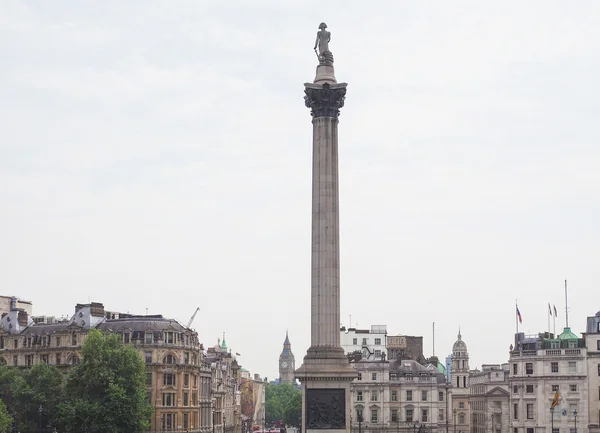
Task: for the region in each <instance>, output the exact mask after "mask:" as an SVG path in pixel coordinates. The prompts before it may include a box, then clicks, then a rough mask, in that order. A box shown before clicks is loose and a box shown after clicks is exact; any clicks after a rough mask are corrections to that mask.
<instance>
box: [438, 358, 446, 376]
mask: <svg viewBox="0 0 600 433" xmlns="http://www.w3.org/2000/svg"><path fill="white" fill-rule="evenodd" d="M437 369H438V370H439V371H440V373H444V374H446V366H445V365H444V364H442V363H441V362H440V361H438V363H437Z"/></svg>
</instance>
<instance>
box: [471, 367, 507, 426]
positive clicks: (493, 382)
mask: <svg viewBox="0 0 600 433" xmlns="http://www.w3.org/2000/svg"><path fill="white" fill-rule="evenodd" d="M469 389H470V394H469V407H470V409H471V432H473V433H487V432H493V433H511V431H510V407H509V401H510V399H509V397H510V394H509V392H508V364H502V365H498V364H494V365H489V364H484V365H482V366H481V371H479V370H474V371H471V373H470V375H469Z"/></svg>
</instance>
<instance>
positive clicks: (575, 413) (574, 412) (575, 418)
mask: <svg viewBox="0 0 600 433" xmlns="http://www.w3.org/2000/svg"><path fill="white" fill-rule="evenodd" d="M573 418H574V420H575V433H577V409H575V410H574V411H573Z"/></svg>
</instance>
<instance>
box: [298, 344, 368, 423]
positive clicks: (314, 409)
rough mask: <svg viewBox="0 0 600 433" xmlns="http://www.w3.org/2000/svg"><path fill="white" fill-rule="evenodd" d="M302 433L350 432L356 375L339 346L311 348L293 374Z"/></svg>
mask: <svg viewBox="0 0 600 433" xmlns="http://www.w3.org/2000/svg"><path fill="white" fill-rule="evenodd" d="M295 375H296V379H298V380H299V381H300V382H301V384H302V426H303V430H304V432H305V433H341V432H350V405H351V400H350V382H352V381H353V380H354V379H355V378H356V377H357V376H358V374H357V372H356V370H355V369H354V367H352V365H351V364H350V361H349V360H348V358H346V356H345V355H344V351H343V349H342V348H341V347H329V346H312V347H310V348H309V349H308V351H307V353H306V356H305V357H304V363H303V364H302V366H301V367H300V368H299V369H298V370H296V372H295Z"/></svg>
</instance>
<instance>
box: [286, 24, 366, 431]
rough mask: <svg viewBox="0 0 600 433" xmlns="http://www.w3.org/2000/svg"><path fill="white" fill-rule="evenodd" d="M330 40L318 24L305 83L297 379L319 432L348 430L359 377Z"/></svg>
mask: <svg viewBox="0 0 600 433" xmlns="http://www.w3.org/2000/svg"><path fill="white" fill-rule="evenodd" d="M330 40H331V34H330V33H329V32H328V31H327V25H326V24H325V23H321V25H320V26H319V31H318V32H317V41H316V43H315V52H316V50H317V48H318V52H317V57H318V59H319V65H318V66H317V74H316V77H315V80H314V82H313V83H306V84H304V87H305V90H304V93H305V96H304V101H305V103H306V106H307V107H308V108H310V109H311V112H310V113H311V116H312V124H313V169H312V259H311V286H312V287H311V321H310V332H311V339H310V343H311V345H310V348H309V349H308V351H307V352H306V356H305V357H304V363H303V364H302V366H301V367H300V368H299V369H298V370H296V378H297V379H298V380H299V381H300V382H301V383H302V427H303V429H304V431H306V432H310V431H315V430H319V433H326V432H327V431H328V430H335V431H336V433H339V432H340V430H345V431H346V432H349V431H350V382H351V381H352V380H353V379H354V378H355V377H357V374H356V372H355V371H354V369H353V368H352V366H351V365H350V363H349V361H348V359H347V358H346V356H345V355H344V351H343V349H342V348H341V346H340V329H339V326H340V247H339V246H340V235H339V205H338V204H339V191H338V116H339V114H340V108H342V107H343V106H344V98H345V96H346V86H347V84H346V83H338V82H337V81H336V79H335V74H334V70H333V55H332V54H331V51H329V41H330Z"/></svg>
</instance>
